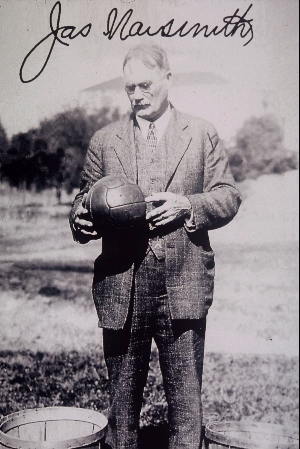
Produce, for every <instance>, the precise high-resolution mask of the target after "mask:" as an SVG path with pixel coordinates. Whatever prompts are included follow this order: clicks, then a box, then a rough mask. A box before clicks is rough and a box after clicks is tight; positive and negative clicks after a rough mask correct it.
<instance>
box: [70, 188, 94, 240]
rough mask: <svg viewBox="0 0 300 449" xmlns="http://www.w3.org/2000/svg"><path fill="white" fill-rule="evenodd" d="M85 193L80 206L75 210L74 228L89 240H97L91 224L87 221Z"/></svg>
mask: <svg viewBox="0 0 300 449" xmlns="http://www.w3.org/2000/svg"><path fill="white" fill-rule="evenodd" d="M86 197H87V193H85V194H84V195H83V198H82V202H81V204H80V206H79V207H78V208H77V209H76V212H75V216H76V218H75V220H74V227H75V230H76V231H79V232H81V233H82V234H84V235H85V236H86V237H88V238H89V239H90V240H95V239H97V238H99V236H98V233H97V232H96V231H95V229H94V226H93V223H92V222H91V221H89V220H87V214H88V210H87V209H86V208H85V207H84V204H85V200H86Z"/></svg>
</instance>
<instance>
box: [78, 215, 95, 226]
mask: <svg viewBox="0 0 300 449" xmlns="http://www.w3.org/2000/svg"><path fill="white" fill-rule="evenodd" d="M75 223H76V224H78V225H79V226H81V227H84V226H87V227H92V226H93V223H92V222H91V221H87V220H83V219H82V218H78V217H77V218H75Z"/></svg>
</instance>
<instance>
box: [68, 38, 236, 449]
mask: <svg viewBox="0 0 300 449" xmlns="http://www.w3.org/2000/svg"><path fill="white" fill-rule="evenodd" d="M123 68H124V76H125V83H126V84H125V89H126V92H127V94H128V98H129V100H130V103H131V107H132V114H131V115H130V117H126V118H125V119H122V120H121V121H119V122H116V123H113V124H111V125H108V126H107V127H105V128H103V129H101V130H100V131H98V132H97V133H96V134H95V136H94V137H93V139H92V140H91V144H90V148H89V150H88V152H87V156H86V161H85V165H84V169H83V173H82V180H81V190H80V193H79V194H78V195H77V196H76V198H75V201H74V204H73V208H72V211H71V217H70V222H71V228H72V231H73V235H74V239H75V240H76V241H78V242H80V243H85V242H87V241H89V240H91V239H97V238H100V237H102V235H101V232H100V233H99V231H98V233H97V232H96V231H95V230H94V228H93V224H92V222H90V221H89V220H88V219H87V216H86V212H87V211H86V209H85V208H84V198H85V195H86V193H87V191H88V190H89V189H90V187H91V186H92V185H93V184H94V183H95V182H96V181H97V180H98V179H100V178H102V177H103V176H107V175H121V174H122V175H126V176H127V177H128V178H131V179H133V180H135V181H136V182H137V184H138V185H139V186H140V188H141V189H142V191H143V192H144V194H145V196H146V202H147V204H148V212H147V216H146V220H147V226H145V228H143V229H140V230H139V231H138V232H137V231H136V230H135V231H134V232H133V233H130V231H129V232H127V233H126V235H123V234H120V235H116V236H115V237H112V236H105V235H104V236H103V238H102V253H101V254H100V256H99V257H98V259H97V260H96V262H95V271H94V281H93V297H94V302H95V306H96V309H97V313H98V317H99V326H100V327H103V345H104V356H105V360H106V364H107V368H108V375H109V380H110V383H111V397H110V400H111V407H110V415H109V433H108V436H107V444H108V445H109V447H111V448H113V449H125V448H126V449H127V448H128V449H129V448H130V449H136V448H138V447H139V432H138V429H139V416H140V411H141V406H142V398H143V389H144V386H145V383H146V379H147V374H148V368H149V359H150V352H151V343H152V339H154V341H155V343H156V345H157V348H158V351H159V361H160V367H161V371H162V376H163V382H164V388H165V393H166V398H167V402H168V411H169V429H170V430H169V449H187V448H188V449H199V447H200V444H201V443H200V440H201V425H202V406H201V382H202V368H203V355H204V337H205V321H206V315H207V311H208V309H209V307H210V305H211V303H212V299H213V282H214V253H213V251H212V249H211V247H210V243H209V238H208V230H210V229H215V228H218V227H221V226H223V225H225V224H227V223H228V222H229V221H230V220H231V219H232V218H233V217H234V216H235V214H236V213H237V210H238V208H239V204H240V198H239V195H238V192H237V190H236V188H235V185H234V181H233V178H232V175H231V172H230V169H229V166H228V161H227V158H226V154H225V152H224V150H223V148H222V145H221V143H220V141H219V138H218V135H217V132H216V130H215V129H214V127H213V126H212V125H211V124H210V123H208V122H206V121H204V120H202V119H200V118H196V117H192V116H189V115H185V114H182V113H180V112H178V111H177V110H176V109H175V108H174V107H173V106H172V105H171V104H170V103H169V100H168V91H169V88H170V85H171V72H170V67H169V63H168V59H167V56H166V53H165V52H164V50H163V49H162V48H160V47H158V46H144V45H140V46H137V47H134V48H132V49H131V50H130V51H129V53H128V54H127V55H126V57H125V60H124V66H123Z"/></svg>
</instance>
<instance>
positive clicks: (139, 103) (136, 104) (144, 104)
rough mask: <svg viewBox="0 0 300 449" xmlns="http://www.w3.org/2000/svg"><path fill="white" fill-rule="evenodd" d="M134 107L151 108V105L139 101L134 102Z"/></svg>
mask: <svg viewBox="0 0 300 449" xmlns="http://www.w3.org/2000/svg"><path fill="white" fill-rule="evenodd" d="M132 105H133V106H150V103H141V102H139V101H135V100H133V101H132Z"/></svg>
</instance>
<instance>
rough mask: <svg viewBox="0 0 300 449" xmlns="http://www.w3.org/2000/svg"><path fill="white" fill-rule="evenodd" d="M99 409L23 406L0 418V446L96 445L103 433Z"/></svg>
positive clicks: (71, 448)
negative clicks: (19, 409) (96, 410)
mask: <svg viewBox="0 0 300 449" xmlns="http://www.w3.org/2000/svg"><path fill="white" fill-rule="evenodd" d="M106 430H107V419H106V418H105V416H104V415H103V414H102V413H98V412H95V411H92V410H87V409H82V408H74V407H45V408H37V409H28V410H22V411H20V412H17V413H12V414H11V415H7V416H5V417H4V418H2V419H1V420H0V448H1V449H2V448H5V449H7V448H9V449H75V448H76V449H80V448H93V449H96V448H97V449H98V448H99V443H100V441H101V440H103V438H104V437H105V434H106Z"/></svg>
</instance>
